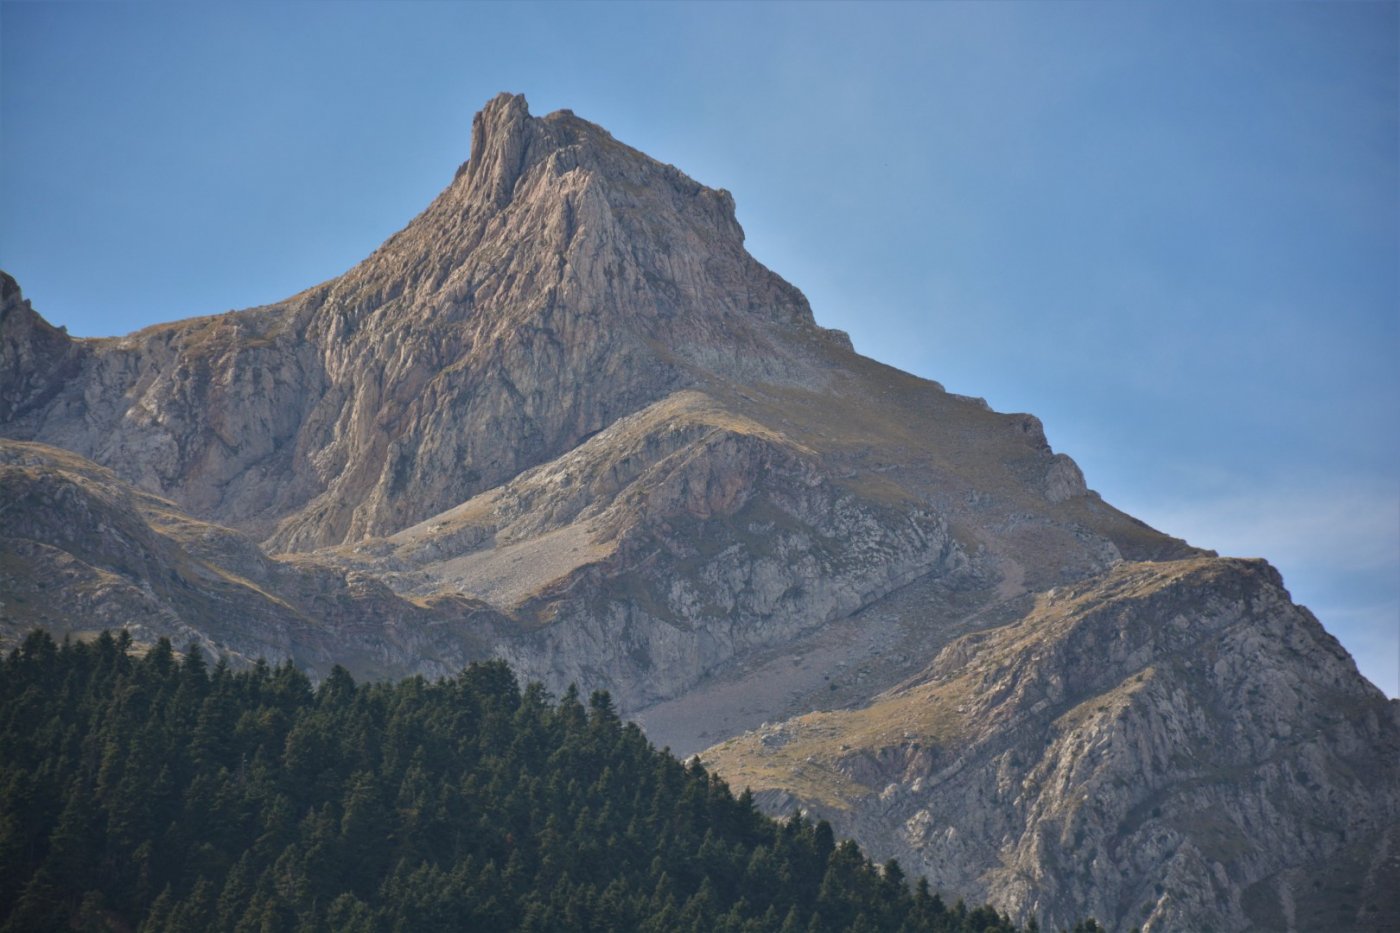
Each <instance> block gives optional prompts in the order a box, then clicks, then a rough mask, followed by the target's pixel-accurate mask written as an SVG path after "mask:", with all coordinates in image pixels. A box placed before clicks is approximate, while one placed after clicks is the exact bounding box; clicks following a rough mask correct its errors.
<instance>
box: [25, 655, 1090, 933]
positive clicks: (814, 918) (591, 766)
mask: <svg viewBox="0 0 1400 933" xmlns="http://www.w3.org/2000/svg"><path fill="white" fill-rule="evenodd" d="M1032 928H1033V926H1032ZM0 929H2V930H5V931H21V930H22V931H41V930H111V931H121V930H133V931H175V930H178V931H196V930H222V931H281V930H285V931H308V933H310V931H364V933H368V931H420V930H421V931H433V930H480V931H494V930H528V931H543V930H559V931H565V930H567V931H589V930H597V931H614V930H615V931H624V930H654V931H690V930H694V931H706V933H708V931H724V930H729V931H768V930H772V931H831V933H835V931H841V930H850V931H876V930H881V931H883V930H888V931H915V930H929V931H971V930H979V931H988V933H992V931H1003V930H1012V929H1015V927H1013V926H1012V924H1011V923H1010V922H1009V921H1008V920H1007V919H1006V918H1004V917H1002V916H999V915H998V914H997V913H996V912H995V911H994V910H992V909H990V908H987V907H982V908H978V909H975V910H969V909H966V908H964V907H963V906H962V904H961V903H958V904H956V905H954V906H951V907H949V906H947V905H945V903H944V902H943V901H942V900H941V899H940V898H939V897H938V895H936V894H932V893H930V891H929V888H928V885H927V884H926V883H925V882H924V881H922V880H921V881H920V882H919V883H918V884H916V885H914V886H912V887H911V886H910V885H909V884H908V882H907V880H906V879H905V878H904V876H903V875H902V873H901V872H900V870H899V866H898V865H897V864H895V863H893V862H890V863H887V864H886V865H884V866H883V867H879V868H877V867H876V866H874V865H873V864H872V863H871V862H869V861H868V860H867V859H866V858H865V857H864V856H863V855H862V854H861V852H860V850H859V849H858V848H857V847H856V846H855V844H854V843H851V842H839V843H838V842H837V841H836V840H835V839H834V838H833V835H832V832H831V828H830V827H829V826H828V825H827V824H826V823H824V822H819V823H816V824H813V823H811V822H810V821H808V820H805V819H803V818H801V817H797V816H794V817H792V818H790V819H787V820H782V821H775V820H772V819H769V818H768V817H765V816H763V815H762V814H760V813H758V812H757V811H756V810H755V809H754V807H753V805H752V802H751V801H750V799H749V797H748V794H747V793H745V794H742V795H740V796H738V797H735V796H734V795H733V794H731V792H730V790H729V788H728V787H727V786H726V785H725V784H724V782H723V781H721V780H719V779H718V778H716V777H715V776H714V775H711V774H707V773H706V771H705V770H704V768H703V767H701V766H700V765H699V764H698V763H693V764H691V765H689V766H687V765H684V764H682V763H681V762H679V761H677V760H676V759H675V758H674V757H672V756H671V755H670V754H668V753H666V752H661V751H657V750H656V749H654V748H653V747H652V746H651V745H650V744H649V743H648V742H647V740H646V738H645V737H644V736H643V735H642V733H641V731H640V730H639V729H638V728H637V727H636V726H635V725H632V724H630V723H624V722H622V721H621V720H620V719H619V718H618V716H617V715H616V713H615V712H614V710H613V708H612V704H611V701H610V700H609V698H608V696H607V695H606V694H603V693H596V694H594V695H593V696H592V697H591V698H590V699H589V700H588V701H587V703H586V704H585V703H583V702H581V701H580V699H579V697H578V696H577V694H576V693H575V692H574V691H572V690H571V691H570V692H568V693H567V694H566V695H565V696H564V697H562V698H561V699H559V700H558V701H557V702H556V701H554V700H552V699H551V698H550V697H549V696H548V695H547V694H546V693H545V691H544V690H543V689H542V688H540V687H539V686H537V685H530V686H527V687H525V688H524V689H521V687H520V685H519V684H518V683H517V682H516V680H515V678H514V676H513V675H512V673H511V671H510V669H509V668H508V667H507V666H506V665H504V664H503V663H499V662H492V663H487V664H478V665H473V666H472V667H470V668H468V669H467V670H466V671H464V672H463V673H462V674H461V675H459V676H458V677H456V678H453V679H450V680H444V681H440V682H436V683H430V682H428V681H425V680H423V679H421V678H414V679H409V680H405V681H402V682H400V683H396V684H389V683H375V684H361V685H357V684H355V683H354V682H353V681H352V679H351V678H350V676H349V675H348V674H347V673H345V672H344V671H343V670H341V669H339V668H337V669H336V670H335V671H334V672H333V673H332V674H331V675H330V676H329V677H328V678H327V679H326V680H325V681H324V682H322V683H321V684H320V685H319V686H313V684H312V683H311V681H310V680H309V679H308V678H307V677H306V676H305V675H304V674H302V673H300V672H299V671H297V670H296V669H295V668H293V667H292V666H291V665H290V664H283V665H281V666H278V667H270V666H268V665H265V664H259V665H257V666H256V667H253V668H252V669H249V670H243V671H238V672H234V671H231V670H230V669H229V668H228V667H227V666H226V665H225V664H223V663H222V662H221V663H218V664H216V665H213V666H212V667H210V666H209V665H208V664H207V662H205V661H204V660H203V659H202V658H201V656H200V654H199V652H198V651H196V650H191V651H188V652H186V653H185V654H184V655H182V656H181V655H177V654H176V653H175V652H174V651H173V650H172V647H171V645H170V644H169V642H166V641H161V642H160V643H159V644H158V645H156V646H155V647H154V648H153V649H151V650H149V651H147V652H145V653H144V654H142V655H138V654H137V653H136V652H134V651H133V650H132V646H131V642H130V638H129V636H128V635H127V634H126V633H124V632H122V633H119V634H117V635H112V634H110V633H104V634H102V635H101V636H100V637H98V638H97V639H96V640H94V641H91V642H88V643H82V642H65V643H63V644H61V645H60V644H56V643H55V642H54V641H53V640H52V639H51V638H50V637H49V636H48V635H46V634H44V633H42V632H36V633H34V634H32V635H30V636H29V637H28V638H27V639H26V640H25V642H24V643H23V645H22V646H21V647H20V648H18V649H16V650H15V651H13V652H12V653H11V654H10V655H9V656H8V657H7V658H6V659H5V660H4V662H3V668H0ZM1077 929H1079V930H1096V929H1097V927H1096V926H1095V925H1093V924H1092V922H1088V923H1086V924H1082V925H1081V926H1080V927H1079V928H1077Z"/></svg>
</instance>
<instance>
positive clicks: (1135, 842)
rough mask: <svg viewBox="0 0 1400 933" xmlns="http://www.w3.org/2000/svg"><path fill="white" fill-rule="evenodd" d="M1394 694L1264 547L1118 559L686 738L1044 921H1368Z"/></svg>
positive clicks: (1232, 924)
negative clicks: (1239, 555) (838, 695)
mask: <svg viewBox="0 0 1400 933" xmlns="http://www.w3.org/2000/svg"><path fill="white" fill-rule="evenodd" d="M1396 706H1397V704H1396V703H1394V702H1393V701H1387V700H1386V699H1385V697H1384V696H1383V695H1381V693H1380V692H1379V691H1378V690H1376V689H1375V688H1374V687H1372V686H1371V685H1370V684H1369V683H1367V682H1366V681H1365V680H1364V679H1362V678H1361V677H1359V676H1358V675H1357V673H1356V667H1355V664H1354V663H1353V662H1352V660H1351V658H1350V657H1349V656H1348V655H1347V654H1346V652H1345V650H1343V649H1342V647H1341V646H1340V645H1339V644H1338V643H1337V642H1336V640H1335V639H1333V638H1332V637H1331V636H1330V635H1328V634H1327V633H1326V631H1325V630H1324V629H1323V628H1322V626H1321V625H1319V624H1318V622H1317V620H1316V619H1315V618H1313V617H1312V615H1311V614H1310V613H1308V612H1307V610H1306V609H1302V608H1299V607H1297V606H1295V605H1293V604H1292V602H1291V601H1290V600H1289V598H1288V593H1287V591H1286V590H1284V589H1283V586H1282V581H1281V580H1280V579H1279V577H1278V574H1277V572H1276V571H1274V570H1273V568H1271V567H1269V566H1268V565H1267V564H1265V563H1264V562H1262V561H1244V560H1227V559H1220V558H1195V559H1189V560H1182V561H1173V562H1165V563H1126V562H1125V563H1122V564H1120V565H1118V566H1116V567H1115V568H1114V569H1113V570H1112V571H1111V572H1110V573H1109V574H1107V575H1105V576H1104V577H1102V578H1099V579H1096V580H1092V581H1084V582H1081V583H1078V584H1072V585H1069V586H1063V587H1057V588H1054V589H1052V590H1049V591H1047V592H1044V593H1041V594H1039V595H1038V596H1037V597H1036V599H1035V601H1034V604H1033V605H1032V606H1031V607H1030V608H1029V610H1028V611H1027V612H1026V613H1025V614H1024V616H1023V617H1021V618H1019V619H1017V620H1016V621H1014V622H1012V623H1010V624H1008V625H1004V626H999V627H996V628H993V629H989V630H984V631H981V632H978V633H975V634H969V635H966V636H964V637H962V638H959V639H958V640H956V641H954V642H953V643H952V644H950V645H948V646H947V647H946V648H944V649H943V651H942V652H940V653H939V655H938V656H937V658H936V659H935V660H934V662H933V663H932V664H931V665H930V666H929V667H928V669H927V670H926V671H924V672H922V673H921V674H920V675H919V676H917V677H916V678H913V679H912V680H911V681H910V682H908V683H906V684H903V685H901V686H900V687H898V688H896V689H894V690H892V691H890V692H888V693H886V694H884V695H882V696H879V697H877V698H875V699H874V700H873V701H872V702H871V703H870V704H868V705H866V706H864V707H862V708H859V709H855V710H848V711H835V712H827V713H812V714H808V715H805V716H802V717H799V718H796V719H793V720H789V721H787V722H784V723H780V724H777V725H772V726H765V727H763V728H761V729H759V730H756V731H753V732H750V733H747V734H745V735H743V736H741V737H738V738H736V739H732V740H729V741H727V742H725V743H722V744H720V745H718V746H716V747H715V748H713V749H711V750H709V751H707V752H706V753H704V756H703V757H704V758H705V760H706V763H707V764H710V765H712V766H713V767H715V768H716V769H718V770H719V771H720V772H721V773H723V774H726V775H728V776H729V777H730V779H731V780H733V781H735V782H736V783H738V784H742V785H746V786H750V787H752V788H753V789H754V790H755V791H756V792H758V793H759V795H760V797H761V799H763V800H764V802H765V805H766V806H767V807H768V808H770V809H772V810H774V811H775V812H784V811H786V812H791V810H792V808H793V807H794V806H800V807H804V808H806V809H809V810H811V811H813V812H815V813H818V814H820V815H821V816H823V817H826V818H827V819H830V820H831V821H832V822H833V825H835V826H836V827H837V828H838V830H839V831H844V832H847V833H850V834H852V835H854V836H856V837H857V838H861V839H866V840H870V844H871V845H872V846H873V847H874V848H875V850H876V854H877V857H881V858H883V857H897V858H899V859H900V860H901V862H902V863H903V864H905V865H906V866H913V867H914V868H915V869H916V870H918V871H921V872H926V873H928V874H929V876H930V877H935V878H940V879H947V883H948V884H950V885H951V886H952V887H953V888H954V889H956V890H959V891H967V892H973V896H975V897H987V898H989V899H991V900H992V901H993V902H994V903H997V904H1000V905H1003V906H1005V907H1006V908H1007V909H1010V910H1011V911H1012V912H1013V913H1014V914H1017V915H1020V916H1026V917H1029V916H1036V917H1039V918H1040V920H1041V922H1042V923H1044V924H1046V925H1056V926H1059V925H1065V924H1069V923H1072V922H1073V921H1074V918H1076V917H1078V916H1082V915H1083V913H1084V912H1085V911H1086V910H1087V911H1088V912H1089V913H1091V914H1092V915H1094V916H1096V917H1097V918H1099V919H1100V920H1101V922H1103V923H1104V924H1105V925H1106V926H1107V927H1108V928H1109V929H1114V930H1125V931H1126V930H1127V929H1129V928H1130V927H1134V926H1140V927H1141V929H1143V930H1144V931H1153V930H1205V929H1230V930H1243V929H1258V930H1320V929H1384V928H1386V925H1387V924H1388V923H1390V922H1392V921H1393V920H1394V918H1395V917H1396V916H1397V913H1396V910H1397V908H1398V907H1400V901H1397V898H1396V896H1395V891H1396V888H1395V887H1394V885H1393V882H1394V881H1395V878H1396V876H1395V871H1396V862H1395V858H1394V854H1393V849H1394V845H1395V839H1394V836H1395V829H1396V826H1397V825H1398V824H1397V819H1398V818H1400V715H1397V713H1400V710H1397V708H1396ZM1304 815H1306V816H1304ZM1304 866H1307V867H1304Z"/></svg>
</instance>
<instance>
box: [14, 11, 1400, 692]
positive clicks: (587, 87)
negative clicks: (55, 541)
mask: <svg viewBox="0 0 1400 933" xmlns="http://www.w3.org/2000/svg"><path fill="white" fill-rule="evenodd" d="M1398 10H1400V6H1398V5H1397V4H1396V3H1350V4H1302V3H1271V4H1223V5H1207V4H1145V3H1135V4H1109V3H1103V4H1099V3H1075V4H1069V3H1064V4H1057V3H1043V4H1042V3H1037V4H1029V3H1024V4H1023V3H996V4H990V3H987V4H979V3H972V4H964V3H938V4H920V3H895V4H888V5H884V4H877V3H863V4H860V5H853V4H844V3H822V4H815V3H814V4H782V3H763V4H737V3H735V4H725V3H706V4H684V3H671V4H648V5H643V4H632V3H629V4H588V3H567V4H553V3H528V4H504V5H496V4H490V3H473V4H455V3H436V2H433V3H407V2H402V3H374V2H362V3H279V4H161V3H139V4H128V3H121V2H104V3H95V4H88V3H15V2H5V3H3V4H0V205H2V206H0V267H3V268H4V269H5V270H6V271H8V272H10V273H11V274H13V275H14V276H16V278H17V279H18V280H19V282H20V284H21V286H22V287H23V288H24V290H25V294H26V296H27V297H29V298H30V299H31V300H32V301H33V303H34V305H35V307H36V309H37V310H39V312H40V313H42V314H44V315H45V317H47V318H48V319H49V320H50V321H52V322H54V323H57V324H64V325H67V327H68V328H69V330H70V331H71V332H72V333H74V334H77V335H83V336H96V335H109V334H120V333H125V332H128V331H131V330H134V329H137V328H140V327H142V326H145V325H147V324H151V323H155V322H159V321H166V320H172V319H175V318H181V317H189V316H192V315H198V314H208V313H214V312H219V311H225V310H229V309H232V308H242V307H248V306H251V305H256V304H261V303H267V302H271V301H275V300H278V299H280V298H284V297H286V296H288V295H290V294H292V293H294V292H296V291H299V290H301V289H302V288H304V287H306V286H308V285H311V284H313V283H315V282H318V281H322V280H324V279H327V278H330V277H333V276H335V275H337V274H339V273H341V272H343V271H344V270H345V269H347V268H348V267H350V266H351V265H353V264H354V263H355V262H356V261H358V260H359V259H361V258H363V257H364V256H365V255H367V254H368V253H369V252H370V251H371V250H373V249H374V248H375V247H376V246H377V245H378V244H379V243H380V242H382V241H383V240H385V239H387V238H388V236H389V235H390V234H392V233H393V232H394V231H395V230H397V229H398V228H399V227H401V226H402V225H403V224H404V223H406V222H407V221H408V220H409V219H410V218H412V217H413V216H414V215H415V214H416V213H417V212H418V211H420V210H421V209H422V208H423V207H425V206H426V205H427V203H428V202H429V200H430V199H431V198H432V197H433V196H434V195H435V194H437V192H438V191H440V190H441V189H442V188H443V187H445V186H446V184H447V183H448V182H449V181H450V180H451V178H452V174H453V172H454V170H455V169H456V167H457V165H458V164H459V163H460V162H462V161H463V160H465V159H466V156H467V152H468V147H469V133H470V126H471V117H472V114H473V113H474V112H475V111H476V110H477V109H479V107H480V106H481V104H483V103H484V102H485V101H486V100H487V99H489V98H490V97H491V96H492V95H494V94H496V93H497V92H499V91H502V90H509V91H513V92H523V93H524V94H525V95H526V97H527V98H528V100H529V102H530V107H531V110H532V112H533V113H536V114H543V113H547V112H549V111H552V110H555V109H558V108H562V107H567V108H569V109H572V110H573V111H575V112H576V113H577V114H578V115H579V116H581V117H584V118H586V119H589V120H592V121H594V122H597V123H600V124H601V125H603V126H604V127H606V128H608V129H609V130H610V131H611V132H612V133H613V135H615V136H616V137H617V138H619V139H620V140H622V141H624V142H626V143H628V144H630V145H633V146H635V147H637V148H639V149H641V150H643V151H645V152H647V153H649V154H651V155H653V156H655V157H657V158H659V159H661V160H663V161H666V162H672V163H674V164H675V165H677V166H678V167H680V168H681V169H682V170H684V171H685V172H687V173H688V174H690V175H691V176H693V177H694V178H696V179H697V180H699V181H701V182H703V183H705V184H708V185H711V186H714V187H724V188H728V189H729V190H730V191H732V192H733V193H734V196H735V199H736V202H737V205H738V215H739V220H740V222H741V223H742V224H743V225H744V228H745V230H746V232H747V234H748V245H749V247H750V249H751V251H752V252H753V253H754V255H755V256H756V257H757V258H758V259H760V260H761V261H763V262H764V263H766V264H768V265H769V266H771V267H772V268H774V269H775V270H776V271H777V272H779V273H781V274H782V275H783V276H785V277H786V278H788V279H789V280H790V281H792V282H793V283H794V284H796V285H797V286H798V287H800V288H801V289H802V290H803V291H804V292H805V293H806V295H807V296H808V298H809V299H810V300H811V302H812V306H813V310H814V311H815V313H816V316H817V320H818V321H819V322H821V323H822V324H825V325H827V326H831V327H839V328H843V329H845V330H847V331H849V332H850V333H851V335H852V338H853V339H854V342H855V345H856V348H857V349H858V350H860V351H861V352H862V353H865V354H867V355H869V356H872V357H875V358H876V359H880V360H882V361H884V362H887V363H890V364H892V365H895V366H898V367H900V368H902V369H906V370H909V371H912V372H916V373H918V374H920V375H923V376H927V377H929V378H932V379H936V380H938V381H940V382H942V383H943V384H944V385H945V386H947V388H949V389H950V390H951V391H955V392H962V393H966V394H971V395H980V396H984V397H986V398H987V400H988V401H989V402H990V403H991V405H992V406H993V407H994V408H997V409H999V410H1003V411H1029V412H1033V413H1035V414H1036V415H1038V416H1040V417H1041V419H1042V420H1043V421H1044V422H1045V425H1046V431H1047V434H1048V435H1049V438H1050V441H1051V443H1052V444H1053V445H1054V446H1055V448H1056V449H1057V450H1061V451H1064V452H1066V453H1069V454H1070V455H1071V456H1073V457H1074V458H1075V459H1076V461H1077V462H1078V463H1079V464H1080V465H1081V466H1082V467H1083V469H1084V472H1085V474H1086V477H1087V479H1088V482H1089V484H1090V486H1092V487H1093V488H1095V489H1097V490H1098V491H1099V492H1101V493H1102V494H1103V495H1104V497H1105V498H1106V499H1108V501H1110V502H1112V503H1113V504H1115V505H1117V506H1119V507H1120V508H1123V509H1125V510H1126V511H1128V512H1130V513H1132V514H1134V515H1137V516H1138V517H1140V518H1142V519H1144V520H1145V521H1147V522H1149V523H1150V524H1153V525H1155V526H1157V527H1159V528H1162V529H1163V530H1165V531H1169V532H1171V533H1173V534H1176V535H1179V536H1182V537H1185V538H1186V539H1188V540H1189V541H1191V542H1192V543H1193V544H1197V545H1200V546H1203V547H1210V548H1215V549H1217V550H1219V551H1220V552H1221V553H1225V554H1232V555H1240V556H1264V557H1267V558H1269V559H1270V560H1271V561H1272V562H1273V563H1274V564H1275V565H1276V566H1278V567H1279V568H1280V570H1281V571H1282V572H1283V574H1284V578H1285V581H1286V583H1287V584H1288V585H1289V588H1290V590H1291V591H1292V593H1293V596H1294V598H1295V599H1297V600H1298V601H1299V602H1301V603H1303V604H1305V605H1307V606H1309V607H1310V608H1311V609H1312V610H1313V611H1314V612H1315V613H1317V615H1318V616H1319V618H1321V620H1322V621H1323V623H1324V624H1325V625H1326V626H1327V627H1328V629H1329V630H1330V631H1332V632H1333V633H1334V634H1336V635H1337V636H1338V637H1339V638H1340V639H1341V640H1342V642H1343V643H1344V644H1345V645H1346V646H1347V647H1348V649H1349V650H1350V651H1351V652H1352V654H1353V655H1354V656H1355V657H1356V659H1357V662H1358V664H1359V666H1360V667H1361V669H1362V671H1363V672H1364V673H1366V674H1367V676H1369V677H1370V678H1371V679H1372V680H1373V681H1374V682H1376V683H1377V684H1378V685H1379V686H1381V687H1382V688H1383V689H1384V690H1386V692H1387V693H1389V694H1390V695H1392V696H1395V695H1397V694H1400V168H1398V166H1400V155H1398V154H1397V148H1398V146H1400V123H1398V122H1397V121H1398V120H1400V117H1398V116H1397V115H1398V114H1400V89H1398V87H1397V74H1400V53H1398V52H1397V44H1398V43H1400V38H1398V37H1400V16H1398V15H1397V11H1398Z"/></svg>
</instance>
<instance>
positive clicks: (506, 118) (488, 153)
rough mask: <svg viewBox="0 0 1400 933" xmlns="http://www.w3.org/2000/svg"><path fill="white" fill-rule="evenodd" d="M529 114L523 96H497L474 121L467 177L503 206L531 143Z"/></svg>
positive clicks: (496, 204) (492, 200)
mask: <svg viewBox="0 0 1400 933" xmlns="http://www.w3.org/2000/svg"><path fill="white" fill-rule="evenodd" d="M530 122H531V121H530V111H529V108H528V107H527V106H526V104H525V95H524V94H507V93H501V94H497V95H496V96H495V97H493V98H492V99H491V100H489V101H487V103H486V106H485V107H482V108H481V110H480V111H479V112H478V113H477V115H476V116H475V117H474V118H473V119H472V148H471V157H470V158H469V159H468V161H467V165H466V169H467V172H466V175H467V180H468V182H469V184H470V185H471V186H472V188H473V189H474V190H477V191H480V192H481V193H482V196H484V197H486V198H488V199H489V200H490V201H491V203H493V204H494V205H495V206H497V207H504V206H505V205H506V204H507V203H508V202H509V201H510V196H511V193H512V192H513V190H514V188H515V182H516V180H517V179H518V178H519V177H520V172H521V170H522V168H523V167H524V161H525V153H526V150H527V148H528V147H529V143H530V138H529V137H530Z"/></svg>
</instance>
